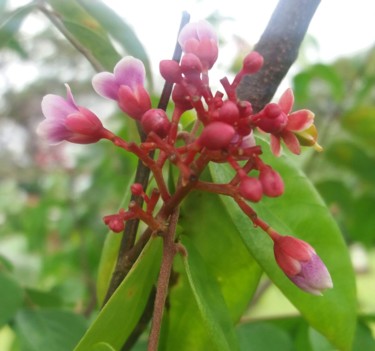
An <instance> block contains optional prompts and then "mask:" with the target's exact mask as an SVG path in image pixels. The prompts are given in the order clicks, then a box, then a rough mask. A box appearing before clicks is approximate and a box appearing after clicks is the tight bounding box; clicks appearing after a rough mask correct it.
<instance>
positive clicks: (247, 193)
mask: <svg viewBox="0 0 375 351" xmlns="http://www.w3.org/2000/svg"><path fill="white" fill-rule="evenodd" d="M238 191H239V193H240V195H241V196H242V197H243V198H244V199H246V200H249V201H252V202H258V201H260V199H261V198H262V195H263V189H262V184H261V182H260V181H259V180H258V179H257V178H253V177H245V178H243V179H242V180H241V182H240V185H239V187H238Z"/></svg>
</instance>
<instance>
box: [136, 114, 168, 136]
mask: <svg viewBox="0 0 375 351" xmlns="http://www.w3.org/2000/svg"><path fill="white" fill-rule="evenodd" d="M141 125H142V128H143V130H144V132H145V133H146V134H149V133H151V132H154V133H155V134H157V135H158V136H160V138H165V137H166V136H167V134H168V131H169V128H170V126H171V123H170V121H169V119H168V116H167V114H166V113H165V111H164V110H162V109H159V108H158V109H151V110H148V111H147V112H146V113H145V114H144V115H143V116H142V119H141Z"/></svg>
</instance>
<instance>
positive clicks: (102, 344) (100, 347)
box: [92, 342, 116, 351]
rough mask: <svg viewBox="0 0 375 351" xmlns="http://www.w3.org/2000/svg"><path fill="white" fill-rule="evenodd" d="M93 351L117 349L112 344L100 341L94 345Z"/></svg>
mask: <svg viewBox="0 0 375 351" xmlns="http://www.w3.org/2000/svg"><path fill="white" fill-rule="evenodd" d="M92 351H116V350H115V349H114V348H113V347H112V346H111V345H109V344H107V343H105V342H100V343H99V344H96V345H94V347H93V348H92Z"/></svg>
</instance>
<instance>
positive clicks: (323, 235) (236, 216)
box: [210, 141, 356, 351]
mask: <svg viewBox="0 0 375 351" xmlns="http://www.w3.org/2000/svg"><path fill="white" fill-rule="evenodd" d="M259 143H260V144H261V145H262V147H263V152H264V155H263V159H264V161H265V162H267V163H270V164H272V166H273V167H274V168H275V169H276V170H277V171H278V172H280V174H281V175H282V177H283V179H284V182H285V189H286V190H285V193H284V194H283V196H281V197H280V198H276V199H275V198H263V199H262V201H261V202H260V203H259V204H254V205H253V208H254V209H255V210H256V212H257V213H258V215H259V216H260V218H262V219H263V220H265V221H266V222H268V223H269V224H270V225H271V226H272V227H273V228H275V229H276V230H278V231H279V232H281V233H282V234H288V235H293V236H296V237H299V238H301V239H303V240H306V241H307V242H309V243H310V244H311V245H312V246H313V247H314V248H315V249H316V251H317V253H318V254H319V255H320V257H321V258H322V259H323V261H324V262H325V264H326V265H327V267H328V269H329V271H330V273H331V276H332V279H333V283H334V288H333V289H331V290H329V291H326V292H325V293H324V296H321V297H316V296H312V295H309V294H307V293H305V292H303V291H301V290H299V289H298V288H297V287H296V286H294V285H293V284H292V283H291V282H290V281H289V279H288V278H287V277H286V276H285V275H284V274H283V273H282V271H281V270H280V269H279V267H278V266H277V264H276V263H275V260H274V257H273V248H272V242H271V240H270V239H269V238H268V237H267V235H265V234H264V233H262V231H261V230H260V229H257V228H253V227H252V225H251V222H250V220H249V219H248V218H247V217H246V216H244V214H243V213H242V212H241V210H240V209H239V208H238V207H237V206H236V205H235V204H234V202H233V201H232V200H231V199H228V198H226V197H223V198H222V200H223V203H224V204H225V206H226V209H227V211H228V213H229V214H230V215H231V216H232V218H233V221H234V223H235V225H236V227H237V229H238V231H239V232H240V233H241V237H242V238H243V240H244V242H245V244H246V246H247V247H248V249H249V251H250V252H251V254H252V255H253V257H254V258H255V259H256V260H257V261H258V263H259V265H260V266H261V267H262V268H263V269H264V270H265V272H266V273H267V275H268V276H269V277H270V279H271V280H272V281H273V282H274V283H275V284H276V285H277V286H278V287H279V288H280V290H281V291H282V292H283V293H284V295H285V296H286V297H287V298H288V299H289V300H290V301H291V302H292V303H293V304H294V305H295V306H296V307H297V308H298V309H299V310H300V312H301V313H302V315H303V316H304V317H305V319H306V320H307V321H308V322H309V323H310V324H311V325H312V326H313V327H314V328H316V329H317V330H318V331H319V332H321V333H322V334H323V335H325V336H326V337H327V338H328V339H329V340H330V341H331V342H332V343H333V344H334V345H336V346H337V347H339V348H340V350H343V351H347V350H350V347H351V343H352V341H353V335H354V329H355V319H356V293H355V281H354V273H353V269H352V266H351V263H350V258H349V254H348V250H347V248H346V246H345V243H344V240H343V238H342V236H341V234H340V231H339V230H338V228H337V225H336V223H335V222H334V221H333V219H332V217H331V215H330V213H329V211H328V209H327V207H326V206H325V205H324V203H323V201H322V200H321V198H320V196H319V195H318V193H317V192H316V190H315V189H314V188H313V186H312V185H311V183H310V182H309V180H308V179H307V178H306V176H305V175H304V174H303V173H302V172H301V171H299V170H298V169H297V168H296V166H295V165H294V164H293V162H292V161H291V160H290V159H289V158H288V157H286V156H282V157H280V158H275V157H273V156H272V155H271V153H270V151H269V145H268V144H267V143H265V142H263V141H259ZM210 170H211V174H212V177H213V178H214V179H215V181H216V182H218V183H225V182H228V180H230V179H231V178H232V177H233V171H232V170H231V169H229V168H228V167H226V166H225V165H222V164H212V165H211V166H210Z"/></svg>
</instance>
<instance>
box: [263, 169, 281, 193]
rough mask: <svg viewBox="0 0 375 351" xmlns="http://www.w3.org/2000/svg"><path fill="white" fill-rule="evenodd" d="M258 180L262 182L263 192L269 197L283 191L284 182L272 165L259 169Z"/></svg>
mask: <svg viewBox="0 0 375 351" xmlns="http://www.w3.org/2000/svg"><path fill="white" fill-rule="evenodd" d="M259 180H260V182H261V183H262V187H263V192H264V194H265V195H267V196H269V197H277V196H280V195H281V194H283V192H284V182H283V179H282V178H281V176H280V174H279V173H277V172H276V171H275V170H274V169H272V167H270V166H265V167H263V168H262V169H261V170H260V173H259Z"/></svg>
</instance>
